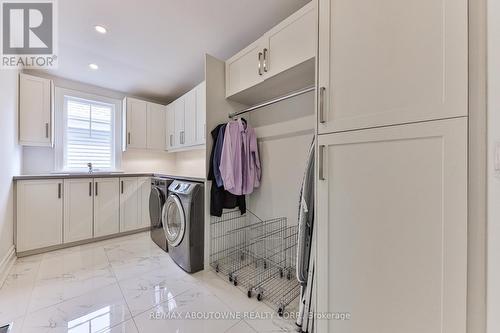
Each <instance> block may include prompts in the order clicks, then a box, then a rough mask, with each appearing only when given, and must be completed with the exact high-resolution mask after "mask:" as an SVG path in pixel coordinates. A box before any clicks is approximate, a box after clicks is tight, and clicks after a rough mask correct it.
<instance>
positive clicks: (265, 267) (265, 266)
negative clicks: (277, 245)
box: [264, 261, 267, 269]
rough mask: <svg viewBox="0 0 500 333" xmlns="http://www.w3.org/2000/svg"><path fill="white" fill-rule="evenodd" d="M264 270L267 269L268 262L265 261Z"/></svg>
mask: <svg viewBox="0 0 500 333" xmlns="http://www.w3.org/2000/svg"><path fill="white" fill-rule="evenodd" d="M264 269H267V262H265V261H264Z"/></svg>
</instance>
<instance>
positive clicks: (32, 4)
mask: <svg viewBox="0 0 500 333" xmlns="http://www.w3.org/2000/svg"><path fill="white" fill-rule="evenodd" d="M0 3H1V18H2V25H1V29H2V31H1V34H0V35H1V37H2V55H1V56H2V61H1V67H2V68H56V67H57V54H56V50H57V47H56V46H57V24H56V23H57V20H56V1H55V0H38V1H37V0H31V1H19V0H0Z"/></svg>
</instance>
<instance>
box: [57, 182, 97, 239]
mask: <svg viewBox="0 0 500 333" xmlns="http://www.w3.org/2000/svg"><path fill="white" fill-rule="evenodd" d="M93 188H94V184H93V180H92V178H83V179H65V180H64V243H71V242H76V241H79V240H84V239H90V238H92V237H93Z"/></svg>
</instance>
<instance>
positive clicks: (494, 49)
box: [487, 0, 500, 333]
mask: <svg viewBox="0 0 500 333" xmlns="http://www.w3.org/2000/svg"><path fill="white" fill-rule="evenodd" d="M499 17H500V2H499V1H496V0H490V1H488V168H487V175H488V186H487V187H488V204H487V206H488V278H487V281H488V286H487V290H488V296H487V313H488V314H487V326H488V332H490V333H497V332H500V316H499V315H498V313H499V312H500V171H499V170H495V169H494V158H495V154H494V152H495V147H496V146H497V145H498V146H499V147H500V20H499V19H498V18H499Z"/></svg>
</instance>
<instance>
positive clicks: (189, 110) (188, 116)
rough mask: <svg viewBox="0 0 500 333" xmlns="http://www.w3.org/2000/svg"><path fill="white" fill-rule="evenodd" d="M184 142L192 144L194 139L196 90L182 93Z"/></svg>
mask: <svg viewBox="0 0 500 333" xmlns="http://www.w3.org/2000/svg"><path fill="white" fill-rule="evenodd" d="M184 124H185V125H184V133H185V134H184V142H183V144H185V145H186V146H192V145H193V144H194V143H195V141H196V90H195V89H193V90H191V91H189V92H188V93H187V94H185V95H184Z"/></svg>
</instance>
